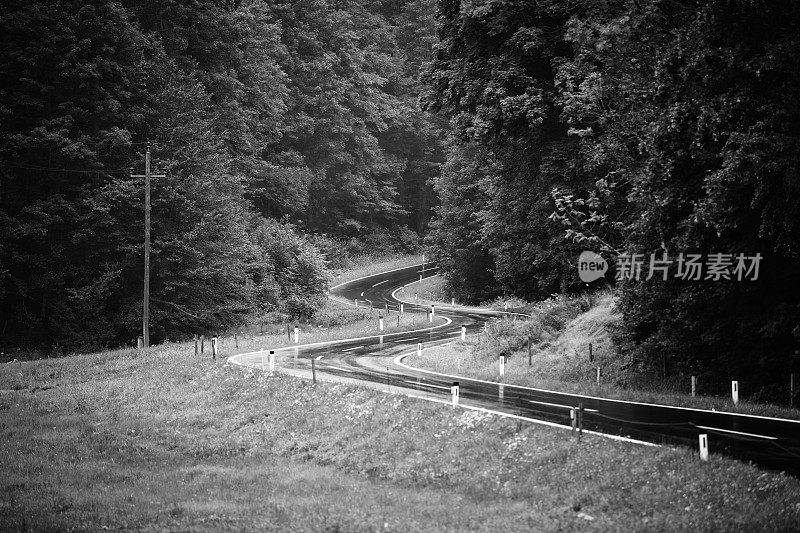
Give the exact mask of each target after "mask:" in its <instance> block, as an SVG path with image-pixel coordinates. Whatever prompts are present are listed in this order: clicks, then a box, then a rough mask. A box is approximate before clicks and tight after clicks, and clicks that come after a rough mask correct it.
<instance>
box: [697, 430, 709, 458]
mask: <svg viewBox="0 0 800 533" xmlns="http://www.w3.org/2000/svg"><path fill="white" fill-rule="evenodd" d="M699 441H700V460H701V461H708V434H707V433H701V434H700V437H699Z"/></svg>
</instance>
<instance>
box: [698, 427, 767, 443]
mask: <svg viewBox="0 0 800 533" xmlns="http://www.w3.org/2000/svg"><path fill="white" fill-rule="evenodd" d="M695 427H696V428H697V429H705V430H706V431H719V432H721V433H733V434H734V435H744V436H745V437H755V438H757V439H766V440H778V437H770V436H768V435H756V434H755V433H745V432H744V431H734V430H732V429H722V428H712V427H710V426H697V425H696V426H695Z"/></svg>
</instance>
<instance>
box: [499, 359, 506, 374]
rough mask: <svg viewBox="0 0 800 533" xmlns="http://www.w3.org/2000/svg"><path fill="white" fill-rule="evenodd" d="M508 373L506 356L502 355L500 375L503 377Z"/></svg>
mask: <svg viewBox="0 0 800 533" xmlns="http://www.w3.org/2000/svg"><path fill="white" fill-rule="evenodd" d="M505 374H506V356H505V355H501V356H500V377H501V378H502V377H503V376H504V375H505Z"/></svg>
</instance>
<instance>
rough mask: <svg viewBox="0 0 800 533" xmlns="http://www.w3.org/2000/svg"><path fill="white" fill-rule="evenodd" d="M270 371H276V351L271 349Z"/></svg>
mask: <svg viewBox="0 0 800 533" xmlns="http://www.w3.org/2000/svg"><path fill="white" fill-rule="evenodd" d="M269 371H270V372H275V351H274V350H270V351H269Z"/></svg>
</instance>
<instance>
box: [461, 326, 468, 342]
mask: <svg viewBox="0 0 800 533" xmlns="http://www.w3.org/2000/svg"><path fill="white" fill-rule="evenodd" d="M461 340H462V341H465V340H467V326H461Z"/></svg>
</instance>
